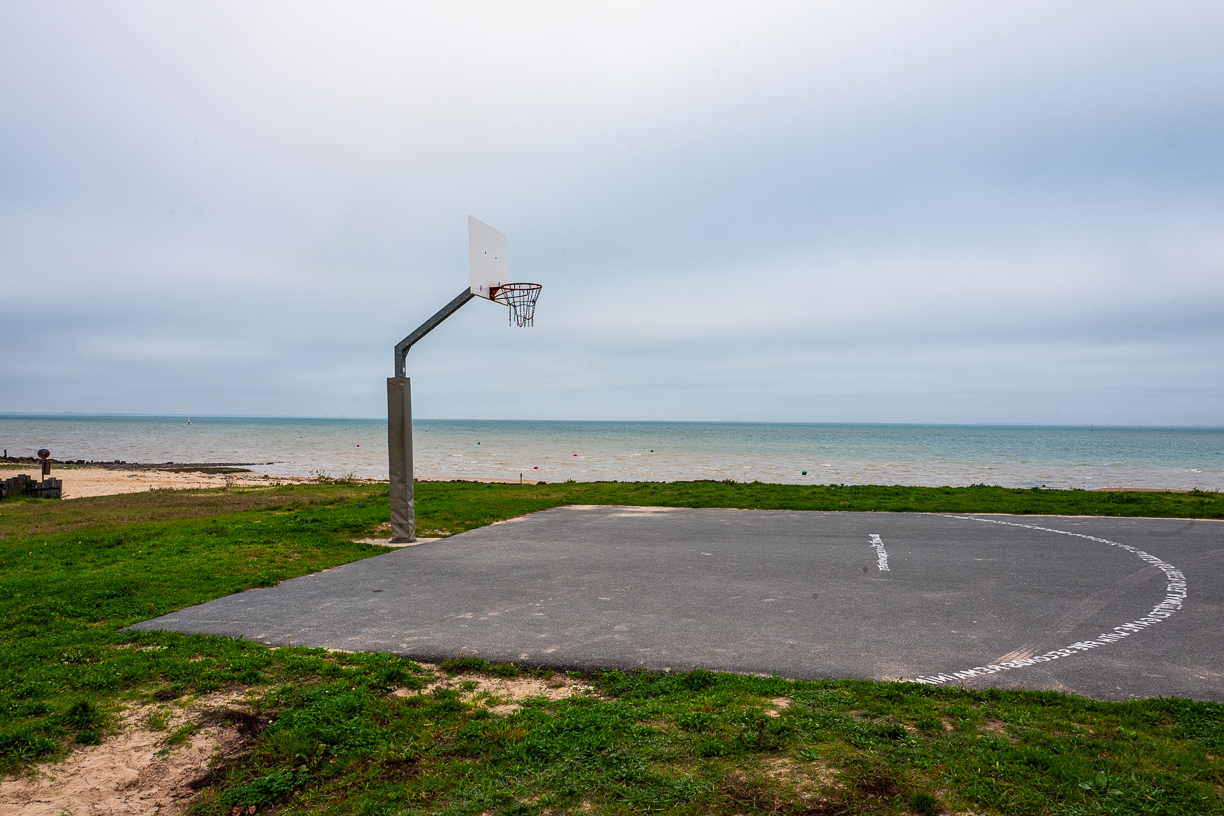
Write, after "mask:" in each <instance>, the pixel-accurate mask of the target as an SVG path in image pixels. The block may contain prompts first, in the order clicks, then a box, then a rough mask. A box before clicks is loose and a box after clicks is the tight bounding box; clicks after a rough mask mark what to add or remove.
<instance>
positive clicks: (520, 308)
mask: <svg viewBox="0 0 1224 816" xmlns="http://www.w3.org/2000/svg"><path fill="white" fill-rule="evenodd" d="M542 288H544V287H542V286H541V285H540V284H538V283H507V284H505V285H503V286H499V287H497V291H496V292H494V293H493V299H494V300H496V301H497V302H498V303H504V304H505V305H506V306H509V307H510V314H509V318H510V322H511V323H512V324H514V325H515V326H519V327H527V326H530V325H531V322H532V321H533V320H534V319H535V305H536V298H538V297H539V296H540V290H541V289H542Z"/></svg>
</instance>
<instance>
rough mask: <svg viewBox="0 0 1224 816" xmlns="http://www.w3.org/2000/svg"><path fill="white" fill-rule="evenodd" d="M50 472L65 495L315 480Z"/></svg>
mask: <svg viewBox="0 0 1224 816" xmlns="http://www.w3.org/2000/svg"><path fill="white" fill-rule="evenodd" d="M19 473H24V474H25V475H27V476H29V477H30V478H31V479H35V480H40V479H42V469H41V468H40V467H39V466H38V465H34V466H31V467H21V468H15V467H2V468H0V479H11V478H12V477H14V476H16V475H18V474H19ZM51 476H52V477H53V478H56V479H61V480H63V482H64V496H63V497H64V498H65V499H83V498H87V497H89V496H116V495H119V494H121V493H143V492H145V491H146V490H199V489H204V488H218V487H269V486H272V485H283V484H309V483H311V482H316V481H319V479H316V478H314V477H311V476H288V475H276V474H265V473H200V472H197V471H189V470H185V471H179V470H153V469H151V468H148V467H147V466H146V467H145V468H142V469H140V470H130V469H123V468H112V467H88V466H81V465H75V466H73V465H69V466H52V468H51ZM359 481H361V482H368V481H377V480H367V479H360V480H359ZM420 481H429V480H420ZM439 481H446V480H439ZM464 481H469V482H487V483H495V482H496V483H502V484H518V483H519V482H518V480H517V479H465V480H464ZM534 482H535V480H531V482H530V483H534Z"/></svg>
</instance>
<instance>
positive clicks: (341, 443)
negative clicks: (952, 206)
mask: <svg viewBox="0 0 1224 816" xmlns="http://www.w3.org/2000/svg"><path fill="white" fill-rule="evenodd" d="M386 427H387V426H386V421H385V420H373V419H276V418H248V417H206V416H205V417H177V416H175V417H158V416H76V415H56V416H32V415H12V414H8V415H0V448H2V449H3V450H4V452H5V455H7V456H32V455H34V453H35V452H36V451H37V450H38V449H40V448H46V449H48V450H50V451H51V457H52V458H54V459H58V460H60V461H65V460H79V459H83V460H87V461H106V462H114V461H123V462H140V463H167V462H174V463H192V464H195V463H232V464H240V465H242V466H244V467H248V468H250V469H251V470H253V471H256V472H262V473H269V474H276V475H287V476H312V475H313V476H330V477H346V476H355V477H359V478H368V479H386V478H387V431H386ZM413 448H414V460H415V475H416V477H417V478H418V479H469V480H498V481H515V482H517V481H520V480H522V481H528V482H530V481H547V482H560V481H566V480H570V479H572V480H574V481H659V482H669V481H689V480H698V479H711V480H716V481H723V480H728V479H730V480H733V481H736V482H752V481H761V482H774V483H784V484H847V485H849V484H888V485H926V486H932V487H939V486H944V485H947V486H963V485H971V484H988V485H1000V486H1004V487H1038V486H1044V487H1048V488H1063V489H1073V488H1087V489H1092V488H1118V487H1124V488H1143V489H1162V490H1167V489H1173V490H1192V489H1195V488H1197V489H1200V490H1213V491H1214V490H1221V489H1224V428H1182V427H1094V426H1074V427H1053V426H1029V425H1022V426H1014V425H885V424H836V423H767V422H578V421H553V420H547V421H545V420H540V421H531V420H523V421H519V420H475V419H473V420H466V419H418V420H415V421H414V423H413Z"/></svg>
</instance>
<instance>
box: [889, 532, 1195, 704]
mask: <svg viewBox="0 0 1224 816" xmlns="http://www.w3.org/2000/svg"><path fill="white" fill-rule="evenodd" d="M944 518H952V519H960V520H961V521H982V522H986V523H988V524H1005V525H1007V526H1008V527H1023V528H1025V529H1026V530H1040V531H1042V532H1045V533H1058V534H1059V535H1065V536H1074V537H1075V538H1084V539H1087V540H1089V541H1096V542H1099V543H1101V544H1108V545H1109V546H1111V547H1119V548H1121V549H1123V550H1126V551H1127V552H1129V553H1132V554H1133V555H1135V556H1137V557H1139V558H1142V559H1143V560H1144V561H1146V562H1148V563H1149V564H1151V565H1152V566H1154V567H1156V568H1158V569H1159V570H1160V571H1161V572H1163V573H1164V574H1165V578H1166V579H1167V583H1166V585H1165V597H1164V600H1162V601H1161V602H1160V603H1158V604H1156V606H1154V607H1152V611H1151V612H1149V613H1147V615H1145V616H1144V617H1142V618H1139V619H1138V620H1134V621H1131V622H1130V623H1124V624H1122V625H1121V626H1115V627H1114V628H1113V629H1112V630H1111V631H1109V632H1103V633H1102V634H1100V635H1097V636H1096V638H1095V639H1092V640H1081V641H1079V642H1078V643H1072V644H1071V645H1070V646H1067V647H1066V648H1063V649H1055V650H1054V651H1052V652H1046V653H1045V654H1043V655H1037V656H1035V657H1030V658H1028V659H1027V660H1008V661H1005V662H1003V663H991V664H990V665H989V666H975V667H974V668H972V669H963V670H961V671H955V672H951V673H947V674H945V673H940V674H931V675H924V676H922V677H915V678H914V679H913V681H912V682H914V683H925V684H926V685H929V686H939V685H943V684H944V683H947V682H950V681H953V680H968V679H970V678H973V677H984V676H986V675H988V674H996V673H997V672H1001V671H1011V670H1012V669H1023V668H1025V667H1026V666H1033V665H1035V664H1037V663H1048V662H1050V661H1051V660H1058V659H1059V658H1060V657H1070V656H1071V655H1073V654H1075V653H1076V652H1086V651H1088V650H1089V649H1095V648H1097V647H1098V646H1108V645H1109V644H1110V643H1116V642H1117V641H1119V640H1121V639H1122V638H1125V637H1130V636H1131V635H1133V634H1135V633H1136V632H1141V631H1143V630H1144V629H1146V628H1148V627H1149V626H1151V625H1152V624H1155V623H1160V622H1161V621H1162V620H1164V619H1165V618H1167V617H1169V616H1170V615H1172V614H1173V613H1174V612H1176V611H1177V610H1179V609H1181V608H1182V603H1183V602H1184V601H1185V600H1186V576H1185V575H1183V574H1182V572H1181V570H1179V569H1177V568H1176V567H1174V566H1173V565H1172V564H1170V563H1168V562H1167V561H1164V560H1163V559H1160V558H1157V557H1156V556H1154V555H1151V554H1150V553H1146V552H1144V551H1143V550H1140V549H1138V548H1137V547H1132V546H1130V545H1128V544H1119V543H1118V542H1117V541H1110V540H1109V539H1107V538H1100V537H1098V536H1091V535H1087V534H1085V533H1072V532H1068V531H1067V530H1055V529H1054V528H1052V527H1038V526H1037V525H1036V524H1019V523H1017V522H1014V521H1000V520H998V519H983V518H976V517H974V516H952V515H944Z"/></svg>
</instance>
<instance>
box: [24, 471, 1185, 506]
mask: <svg viewBox="0 0 1224 816" xmlns="http://www.w3.org/2000/svg"><path fill="white" fill-rule="evenodd" d="M19 473H24V474H26V475H27V476H29V477H30V478H31V479H41V478H42V471H41V470H40V469H39V467H38V466H37V465H35V466H32V467H23V468H13V467H2V468H0V479H8V478H11V477H13V476H16V475H17V474H19ZM51 475H52V476H53V477H55V478H56V479H62V480H63V482H64V498H65V499H82V498H86V497H89V496H115V495H119V494H121V493H143V492H144V491H146V490H198V489H204V488H220V487H268V486H272V485H282V484H309V483H311V482H316V481H320V480H319V479H316V478H314V477H311V476H290V475H276V474H265V473H253V472H252V473H201V472H196V471H189V470H185V471H179V470H153V469H152V468H150V467H149V466H147V465H146V466H144V467H143V468H142V469H140V470H128V469H122V468H113V467H88V466H81V465H75V466H73V465H69V466H66V467H65V466H56V467H52V469H51ZM360 481H362V482H367V481H378V480H367V479H361V480H360ZM418 481H441V482H446V481H451V480H449V479H419V480H418ZM459 481H465V482H482V483H489V484H519V483H520V482H519V480H518V479H470V478H469V479H460V480H459ZM384 483H385V482H384ZM524 483H525V484H536V483H537V480H535V479H530V480H527V481H526V482H524ZM540 484H548V483H547V482H540ZM1090 489H1091V490H1092V491H1093V492H1160V493H1163V492H1168V493H1187V492H1189V491H1187V490H1179V489H1169V488H1159V487H1094V488H1090Z"/></svg>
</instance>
